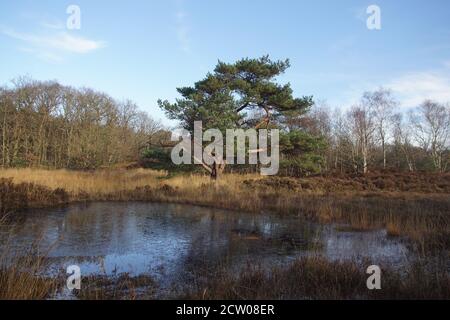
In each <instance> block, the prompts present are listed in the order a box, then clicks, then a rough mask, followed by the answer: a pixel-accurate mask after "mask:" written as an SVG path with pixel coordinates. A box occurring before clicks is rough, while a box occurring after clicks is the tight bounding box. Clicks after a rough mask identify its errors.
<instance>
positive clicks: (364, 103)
mask: <svg viewBox="0 0 450 320" xmlns="http://www.w3.org/2000/svg"><path fill="white" fill-rule="evenodd" d="M289 66H290V64H289V60H285V61H272V60H271V59H269V57H268V56H264V57H262V58H258V59H249V58H245V59H241V60H239V61H237V62H235V63H223V62H219V63H218V65H217V66H216V68H215V69H214V71H213V72H212V73H208V74H207V76H206V77H205V78H204V79H202V80H200V81H199V82H197V83H195V84H194V86H192V87H183V88H179V89H178V92H179V93H180V95H181V98H179V99H177V100H176V101H175V102H174V103H170V102H168V101H166V100H164V101H163V100H160V101H159V102H158V103H159V107H160V108H161V109H162V110H164V111H165V112H166V114H167V116H168V118H170V119H174V120H177V121H178V123H179V124H180V126H181V127H183V128H184V129H186V130H188V131H192V130H193V123H194V121H203V128H204V129H205V130H206V129H208V128H218V129H220V130H225V129H236V128H242V129H250V128H256V129H257V128H269V129H270V128H278V129H280V152H281V155H280V158H281V161H280V167H281V172H280V173H281V174H284V175H289V176H304V175H310V174H325V173H363V174H364V173H367V172H369V171H377V170H395V171H410V172H414V171H430V172H447V171H449V170H450V105H449V104H448V103H447V104H443V103H439V102H435V101H431V100H426V101H424V102H423V103H421V104H420V105H419V106H417V107H416V108H414V109H411V110H409V111H404V110H400V109H399V103H398V101H396V99H395V97H394V95H393V94H392V92H391V91H390V90H389V89H384V88H380V89H378V90H375V91H372V92H366V93H364V94H363V95H362V97H361V99H360V101H359V102H358V103H356V104H355V105H354V106H352V107H349V108H336V109H335V110H332V109H331V108H330V107H328V106H326V104H325V103H321V102H314V101H313V99H312V97H310V96H303V97H300V98H296V97H294V96H293V91H292V89H291V87H290V85H289V84H280V83H279V82H278V80H277V77H278V76H279V75H281V74H283V73H284V72H285V71H286V70H287V69H288V68H289ZM0 126H1V127H0V128H1V129H0V139H1V140H0V143H1V145H0V166H1V167H3V168H8V167H47V168H70V169H95V168H100V167H112V166H115V165H117V164H127V163H137V162H140V164H141V165H145V166H149V167H154V168H157V169H167V170H173V171H176V170H179V171H190V170H195V169H193V168H188V167H183V168H175V167H174V165H173V164H172V163H171V160H170V145H173V142H172V141H171V140H170V137H171V131H170V130H167V129H166V128H164V127H163V125H162V124H161V123H159V122H157V121H155V120H153V119H152V118H151V117H150V116H149V115H148V114H147V113H145V112H143V111H140V110H139V108H138V106H137V105H136V104H135V103H133V102H132V101H129V100H126V101H116V100H115V99H113V98H112V97H110V96H108V95H107V94H104V93H101V92H97V91H94V90H92V89H88V88H73V87H69V86H64V85H61V84H59V83H57V82H55V81H35V80H32V79H29V78H19V79H16V80H14V81H13V82H12V85H9V86H3V87H0ZM222 167H223V168H224V167H225V165H224V164H223V166H222V162H221V159H218V161H217V164H216V167H211V168H210V170H208V171H211V172H215V174H217V171H218V170H219V169H222ZM226 169H227V170H229V171H233V172H253V171H255V172H256V171H257V170H258V168H256V167H255V166H237V165H235V166H226Z"/></svg>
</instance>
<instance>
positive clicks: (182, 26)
mask: <svg viewBox="0 0 450 320" xmlns="http://www.w3.org/2000/svg"><path fill="white" fill-rule="evenodd" d="M183 4H184V2H183V1H182V0H178V1H177V3H176V7H177V10H176V12H175V19H176V33H177V38H178V43H179V45H180V48H181V50H182V51H184V52H185V53H190V52H191V39H190V30H189V27H188V23H187V16H188V14H187V12H186V11H185V10H184V9H183Z"/></svg>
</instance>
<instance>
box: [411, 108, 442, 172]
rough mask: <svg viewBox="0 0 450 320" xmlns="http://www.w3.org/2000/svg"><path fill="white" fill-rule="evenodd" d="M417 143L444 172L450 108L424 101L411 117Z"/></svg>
mask: <svg viewBox="0 0 450 320" xmlns="http://www.w3.org/2000/svg"><path fill="white" fill-rule="evenodd" d="M410 120H411V123H412V125H413V127H414V135H415V138H416V141H417V142H418V143H419V144H420V145H421V146H422V148H423V149H424V150H425V151H426V152H428V153H429V154H430V155H431V159H432V161H433V164H434V167H435V169H436V170H438V171H439V172H444V171H445V170H446V167H447V162H445V161H444V153H445V152H446V151H448V146H449V135H450V107H449V105H446V106H445V105H443V104H440V103H437V102H434V101H431V100H426V101H424V102H423V103H422V104H421V105H420V107H419V108H418V109H417V110H416V112H414V113H412V114H411V116H410Z"/></svg>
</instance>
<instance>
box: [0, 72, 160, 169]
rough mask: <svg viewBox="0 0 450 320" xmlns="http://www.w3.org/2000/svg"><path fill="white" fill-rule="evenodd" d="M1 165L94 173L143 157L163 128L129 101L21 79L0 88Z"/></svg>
mask: <svg viewBox="0 0 450 320" xmlns="http://www.w3.org/2000/svg"><path fill="white" fill-rule="evenodd" d="M0 123H1V130H0V143H1V145H0V165H1V166H2V167H4V168H7V167H48V168H71V169H94V168H99V167H101V166H112V165H114V164H118V163H126V162H131V161H136V160H138V159H139V155H140V153H141V151H142V150H143V149H145V148H147V147H148V145H149V139H150V138H151V137H153V136H155V135H156V134H157V133H158V132H159V131H160V130H161V125H160V124H159V123H158V122H156V121H154V120H153V119H152V118H150V117H149V116H148V115H147V114H146V113H145V112H142V111H139V109H138V107H137V105H136V104H135V103H133V102H131V101H124V102H118V101H116V100H114V99H113V98H111V97H110V96H108V95H106V94H104V93H101V92H96V91H94V90H92V89H87V88H82V89H76V88H72V87H68V86H63V85H61V84H59V83H57V82H55V81H44V82H42V81H35V80H32V79H28V78H19V79H17V80H14V81H13V82H12V86H4V87H1V88H0Z"/></svg>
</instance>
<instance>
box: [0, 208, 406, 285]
mask: <svg viewBox="0 0 450 320" xmlns="http://www.w3.org/2000/svg"><path fill="white" fill-rule="evenodd" d="M0 230H1V232H0V244H1V247H2V248H3V249H5V248H6V247H7V248H8V249H7V255H6V256H10V257H12V256H14V257H18V256H19V257H20V256H21V255H27V254H29V253H30V252H33V253H34V254H36V253H37V252H38V251H39V253H40V254H42V255H47V256H48V257H49V261H50V268H49V269H48V271H47V272H50V273H51V272H56V271H61V270H65V269H66V267H67V266H69V265H73V264H76V265H79V266H80V268H81V272H82V275H87V274H106V275H115V274H120V273H125V272H126V273H130V274H131V275H140V274H146V275H150V276H152V277H153V278H155V279H156V280H157V282H158V284H159V286H160V288H161V290H164V289H168V288H169V287H170V286H171V285H173V284H174V283H176V282H177V281H183V279H184V280H186V279H188V278H189V275H190V274H192V273H193V272H194V271H197V272H198V271H199V270H203V269H213V268H216V267H219V266H220V267H221V268H224V267H225V268H227V269H229V270H230V271H234V270H238V269H239V268H241V267H243V266H245V265H247V264H258V265H261V266H268V267H270V266H273V265H283V264H286V263H288V262H289V261H292V260H294V259H295V258H297V257H301V256H305V255H322V256H324V257H326V258H328V259H330V260H351V259H368V261H370V262H371V263H374V264H385V265H386V264H387V265H389V266H390V267H394V268H396V267H398V268H400V267H402V266H405V265H407V264H408V261H409V259H410V256H411V255H410V253H409V252H408V249H407V247H406V245H405V244H403V243H402V242H401V241H400V240H399V239H394V238H389V237H388V236H387V235H386V232H385V230H376V231H369V232H351V231H345V230H346V229H345V228H341V227H338V226H336V225H318V224H314V223H311V222H307V221H305V220H304V219H302V218H300V217H295V216H289V217H282V216H278V215H268V214H259V215H257V214H249V213H237V212H233V211H225V210H217V209H211V208H203V207H195V206H187V205H176V204H155V203H144V202H127V203H120V202H95V203H90V204H75V205H70V206H68V207H66V208H58V209H50V210H49V209H46V210H31V211H29V212H24V213H22V214H19V215H17V216H16V217H15V218H14V223H12V224H9V225H8V226H4V227H2V228H1V229H0ZM4 258H5V257H4ZM5 259H6V258H5Z"/></svg>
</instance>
